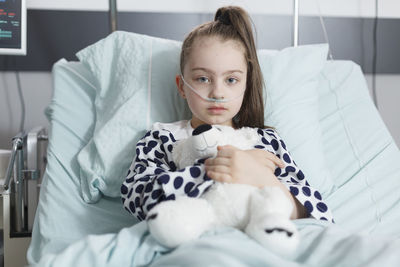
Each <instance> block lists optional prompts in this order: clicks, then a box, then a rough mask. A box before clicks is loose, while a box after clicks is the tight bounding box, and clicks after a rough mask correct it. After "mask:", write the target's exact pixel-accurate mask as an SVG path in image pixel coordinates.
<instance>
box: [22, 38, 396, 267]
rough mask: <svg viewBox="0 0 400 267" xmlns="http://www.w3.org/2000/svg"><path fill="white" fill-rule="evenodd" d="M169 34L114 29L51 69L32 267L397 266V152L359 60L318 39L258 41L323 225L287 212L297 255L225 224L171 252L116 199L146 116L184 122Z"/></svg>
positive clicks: (270, 92) (269, 101)
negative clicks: (323, 212) (318, 194)
mask: <svg viewBox="0 0 400 267" xmlns="http://www.w3.org/2000/svg"><path fill="white" fill-rule="evenodd" d="M179 49H180V42H177V41H172V40H167V39H160V38H155V37H151V36H146V35H140V34H134V33H127V32H115V33H113V34H111V35H109V36H108V37H107V38H105V39H103V40H100V41H98V42H96V43H95V44H93V45H91V46H89V47H87V48H85V49H84V50H82V51H80V52H79V53H78V54H77V56H78V58H79V61H66V60H65V59H62V60H60V61H58V62H57V63H56V64H55V65H54V67H53V78H54V95H53V98H52V101H51V103H50V104H49V106H48V108H47V109H46V115H47V117H48V119H49V121H50V129H49V143H48V149H47V162H48V163H47V167H46V171H45V174H44V177H43V181H42V185H41V192H40V198H39V204H38V207H37V212H36V217H35V221H34V226H33V232H32V242H31V244H30V247H29V250H28V254H27V258H28V261H29V263H30V264H31V265H35V266H42V267H44V266H400V253H399V251H400V239H399V237H400V223H399V221H400V152H399V149H398V147H397V146H396V144H395V142H394V141H393V138H392V137H391V135H390V134H389V132H388V130H387V128H386V126H385V125H384V123H383V121H382V119H381V117H380V116H379V113H378V112H377V110H376V108H375V106H374V105H373V103H372V101H371V98H370V95H369V92H368V89H367V85H366V82H365V78H364V75H363V73H362V71H361V69H360V67H359V66H358V65H357V64H355V63H354V62H351V61H340V60H326V52H327V45H324V44H319V45H308V46H299V47H289V48H286V49H283V50H281V51H272V50H259V58H260V64H261V67H262V71H263V74H264V79H265V83H266V91H267V93H266V100H265V101H266V106H265V117H266V124H267V125H271V126H274V127H276V129H277V131H278V132H279V133H280V135H281V136H282V137H283V139H284V140H285V141H286V144H287V146H288V148H289V151H291V153H292V156H293V158H294V159H295V160H296V162H297V164H298V165H299V166H300V167H301V168H302V169H303V171H304V173H305V175H306V176H307V179H308V181H309V182H310V184H311V185H313V186H314V187H316V188H318V189H320V190H321V191H322V194H323V197H324V198H325V201H326V202H327V203H328V205H329V207H330V208H331V209H332V212H333V215H334V217H335V223H334V224H332V223H329V222H324V221H317V220H314V219H312V218H305V219H299V220H295V221H294V222H295V224H296V226H297V227H298V229H299V231H300V234H301V241H300V245H299V248H298V250H297V251H296V253H295V254H293V255H290V256H289V257H283V256H280V255H277V254H274V253H272V252H271V251H268V250H267V249H265V248H263V247H261V246H260V245H258V244H257V243H256V242H255V241H253V240H251V239H250V238H248V237H247V236H246V235H245V234H244V233H242V232H240V231H239V230H236V229H232V228H218V229H214V230H212V231H209V232H207V233H205V234H204V235H203V236H201V238H199V239H198V240H195V241H193V242H189V243H187V244H184V245H182V246H179V247H178V248H176V249H173V250H171V249H168V248H165V247H163V246H161V245H159V244H158V243H157V242H156V241H155V240H154V239H153V238H152V236H151V235H150V234H149V232H148V231H147V226H146V222H138V221H137V220H136V219H135V218H134V217H133V216H131V215H129V214H128V212H127V211H126V210H124V209H123V205H122V202H121V199H120V197H119V186H120V184H121V183H122V181H123V179H124V177H125V174H126V172H127V170H128V168H129V164H130V162H131V161H132V159H133V157H134V153H135V144H136V141H137V140H138V139H139V138H140V137H142V136H143V135H144V133H145V132H146V129H148V128H149V127H150V126H151V124H152V122H155V121H163V122H170V121H175V120H179V119H187V118H188V117H189V110H188V108H187V106H186V104H185V103H184V102H183V100H181V99H180V97H179V95H178V94H177V92H176V89H175V84H174V77H175V74H176V73H177V72H178V65H179V64H178V60H179V59H178V57H179V52H180V50H179Z"/></svg>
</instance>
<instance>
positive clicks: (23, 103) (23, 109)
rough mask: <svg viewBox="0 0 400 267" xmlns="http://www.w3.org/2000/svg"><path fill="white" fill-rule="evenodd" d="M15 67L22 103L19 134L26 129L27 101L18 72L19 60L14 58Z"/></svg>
mask: <svg viewBox="0 0 400 267" xmlns="http://www.w3.org/2000/svg"><path fill="white" fill-rule="evenodd" d="M14 67H15V69H16V70H15V78H16V80H17V89H18V96H19V100H20V102H21V122H20V125H19V132H23V131H24V128H25V101H24V95H23V93H22V88H21V78H20V75H19V71H18V70H17V60H16V58H15V57H14Z"/></svg>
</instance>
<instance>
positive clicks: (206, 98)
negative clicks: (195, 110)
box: [180, 74, 245, 103]
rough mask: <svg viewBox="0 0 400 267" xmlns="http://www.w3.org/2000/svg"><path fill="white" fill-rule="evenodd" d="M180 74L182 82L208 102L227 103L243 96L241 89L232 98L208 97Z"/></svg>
mask: <svg viewBox="0 0 400 267" xmlns="http://www.w3.org/2000/svg"><path fill="white" fill-rule="evenodd" d="M180 76H181V78H182V81H183V83H184V84H185V85H186V86H187V87H189V89H190V90H192V91H193V92H194V93H195V94H196V95H198V96H199V97H200V98H202V99H203V100H205V101H208V102H214V103H227V102H230V101H233V100H236V99H238V98H241V97H242V96H243V94H244V92H245V90H243V92H242V93H240V94H239V95H238V96H236V97H234V98H232V99H225V98H221V99H218V98H210V97H206V96H203V95H201V93H200V92H199V91H198V90H196V89H194V88H193V87H192V86H191V85H190V84H189V83H187V82H186V81H185V79H184V78H183V75H182V74H181V75H180Z"/></svg>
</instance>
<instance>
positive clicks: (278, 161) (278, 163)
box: [266, 151, 285, 168]
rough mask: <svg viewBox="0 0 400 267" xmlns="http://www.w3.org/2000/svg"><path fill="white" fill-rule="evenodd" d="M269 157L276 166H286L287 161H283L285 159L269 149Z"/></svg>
mask: <svg viewBox="0 0 400 267" xmlns="http://www.w3.org/2000/svg"><path fill="white" fill-rule="evenodd" d="M266 155H267V158H268V159H269V160H271V161H272V162H274V163H275V165H276V166H278V167H281V168H284V167H285V163H284V162H283V160H281V159H280V158H278V157H277V156H276V155H275V154H273V153H272V152H269V151H267V154H266Z"/></svg>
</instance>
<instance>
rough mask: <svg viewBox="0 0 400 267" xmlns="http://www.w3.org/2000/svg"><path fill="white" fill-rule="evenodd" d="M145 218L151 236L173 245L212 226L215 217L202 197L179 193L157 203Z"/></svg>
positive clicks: (171, 246)
mask: <svg viewBox="0 0 400 267" xmlns="http://www.w3.org/2000/svg"><path fill="white" fill-rule="evenodd" d="M146 220H147V223H148V227H149V231H150V233H151V234H152V235H153V237H154V238H155V239H156V240H157V241H158V242H159V243H160V244H162V245H164V246H166V247H170V248H174V247H177V246H179V245H180V244H182V243H185V242H187V241H190V240H193V239H196V238H198V237H199V236H200V235H201V234H202V233H204V232H205V231H207V230H208V229H210V228H212V227H213V226H214V224H215V220H216V217H215V213H214V210H213V208H212V207H211V205H210V204H209V203H208V202H207V201H206V200H205V199H202V198H190V197H186V196H182V197H178V198H177V199H176V200H170V201H164V202H161V203H159V204H158V205H156V206H155V207H154V208H153V209H151V210H150V212H149V213H148V215H147V217H146Z"/></svg>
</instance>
